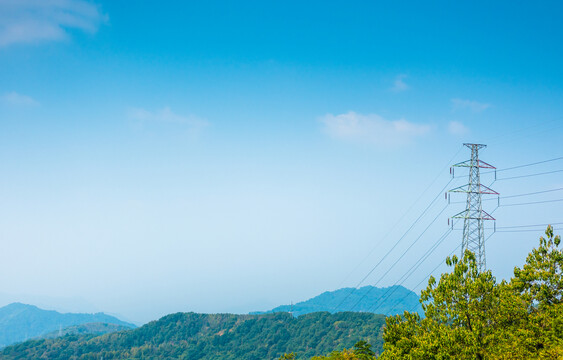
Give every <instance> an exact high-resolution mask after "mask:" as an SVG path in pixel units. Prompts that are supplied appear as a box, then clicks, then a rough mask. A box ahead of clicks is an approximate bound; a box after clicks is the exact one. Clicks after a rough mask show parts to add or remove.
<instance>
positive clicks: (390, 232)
mask: <svg viewBox="0 0 563 360" xmlns="http://www.w3.org/2000/svg"><path fill="white" fill-rule="evenodd" d="M462 149H463V146H460V147H459V149H458V151H457V152H456V153H455V154H454V155H453V156H452V158H451V159H450V160H449V161H448V162H447V163H446V165H444V167H443V168H442V169H440V171H439V172H438V175H436V177H435V178H434V180H432V182H431V183H430V184H429V185H428V186H427V187H426V189H424V191H422V193H421V194H420V196H419V197H418V198H417V199H416V200H415V201H414V202H413V203H412V205H411V206H410V207H409V208H408V209H407V211H405V213H403V215H402V216H401V217H400V218H399V220H397V222H395V224H394V225H393V226H392V227H391V229H390V230H389V232H387V234H385V236H383V238H382V239H381V240H380V241H379V242H378V243H377V245H375V246H374V247H373V248H372V249H371V250H370V251H369V252H368V254H367V255H366V256H365V257H364V258H363V260H361V261H360V262H359V263H357V265H356V267H354V269H353V270H352V271H351V272H350V273H348V275H346V276H345V277H344V280H342V281H341V282H340V285H338V287H337V288H338V289H339V288H341V287H342V285H343V284H344V283H345V282H346V280H347V279H348V278H349V277H350V276H351V275H352V274H353V273H354V272H356V270H358V268H359V267H360V266H361V265H362V264H363V263H364V262H365V261H366V260H367V259H368V258H369V257H370V256H371V254H373V252H374V251H375V249H377V248H378V247H379V246H380V245H381V244H382V243H383V241H385V240H386V239H387V238H388V237H389V235H391V234H392V233H393V230H395V228H396V227H397V225H399V223H400V222H401V221H402V220H403V219H404V218H405V216H407V214H408V213H409V212H410V211H411V210H412V209H413V208H414V206H415V205H416V204H417V203H418V202H419V201H420V199H422V197H423V196H424V194H426V192H428V190H429V189H430V188H431V187H432V185H434V183H436V181H437V180H438V179H439V178H440V176H442V174H443V172H444V170H446V169H447V168H448V166H450V163H451V162H452V161H453V160H454V159H455V158H456V156H457V155H458V154H459V153H460V152H461V150H462Z"/></svg>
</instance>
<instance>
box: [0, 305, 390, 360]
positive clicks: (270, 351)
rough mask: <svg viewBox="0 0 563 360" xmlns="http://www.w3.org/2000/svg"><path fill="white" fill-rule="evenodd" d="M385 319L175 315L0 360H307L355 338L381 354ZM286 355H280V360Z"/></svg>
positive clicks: (31, 347) (46, 343)
mask: <svg viewBox="0 0 563 360" xmlns="http://www.w3.org/2000/svg"><path fill="white" fill-rule="evenodd" d="M384 323H385V316H383V315H376V314H370V313H351V312H345V313H337V314H330V313H328V312H320V313H311V314H307V315H302V316H300V317H298V318H295V317H293V316H291V315H290V314H287V313H277V314H266V315H233V314H194V313H177V314H171V315H168V316H165V317H163V318H162V319H160V320H158V321H154V322H151V323H149V324H147V325H144V326H142V327H140V328H138V329H135V330H130V331H125V332H119V333H113V334H108V335H103V336H97V337H93V336H85V337H83V336H75V335H69V336H65V337H62V338H58V339H48V340H41V341H28V342H25V343H22V344H17V345H13V346H10V347H8V348H6V349H4V350H3V351H2V352H1V353H0V359H17V358H19V359H21V358H27V359H32V358H33V359H39V358H49V359H100V358H102V357H103V358H104V359H106V360H107V359H190V360H192V359H194V360H195V359H219V360H220V359H243V360H244V359H252V360H258V359H260V360H262V359H279V358H280V356H282V359H283V356H286V357H285V359H291V355H290V354H289V353H290V352H291V351H293V352H294V355H295V358H296V359H297V358H299V359H309V358H311V357H312V356H315V355H319V354H326V353H328V352H329V351H331V350H333V349H343V348H346V347H351V346H352V345H353V344H355V343H357V342H358V341H359V340H360V339H366V340H367V341H369V342H370V343H372V344H374V347H375V349H376V351H381V347H382V341H381V332H380V330H381V328H382V327H383V325H384ZM283 354H286V355H283Z"/></svg>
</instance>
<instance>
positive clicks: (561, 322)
mask: <svg viewBox="0 0 563 360" xmlns="http://www.w3.org/2000/svg"><path fill="white" fill-rule="evenodd" d="M545 234H546V237H542V238H540V244H539V246H538V248H536V249H533V250H532V251H531V252H530V254H529V255H528V257H527V259H526V263H525V264H524V266H523V267H522V268H519V267H516V268H515V269H514V277H513V278H512V279H510V281H501V282H497V281H496V279H495V277H494V276H493V275H492V273H491V271H490V270H489V271H484V272H479V271H478V268H477V263H476V259H475V255H474V254H473V253H471V252H469V251H466V252H465V254H464V256H463V258H458V257H456V256H453V257H451V258H447V259H446V263H447V264H448V265H449V266H450V267H453V270H452V272H450V273H445V274H442V276H441V277H440V280H439V281H437V280H436V279H435V278H433V277H431V278H430V280H429V282H428V287H427V288H426V289H425V290H423V291H422V293H421V299H420V300H421V302H422V304H423V309H424V317H422V316H419V315H418V314H417V313H409V312H405V313H404V314H403V315H402V316H399V315H398V316H391V317H388V318H387V320H386V325H385V328H384V331H383V339H384V345H383V347H384V352H383V353H382V355H381V356H380V359H384V360H385V359H413V360H414V359H479V360H481V359H561V358H563V308H562V290H563V277H562V267H563V253H562V251H561V249H560V248H559V245H560V242H561V239H560V237H559V236H554V234H553V228H552V227H551V226H549V227H548V228H547V230H546V232H545Z"/></svg>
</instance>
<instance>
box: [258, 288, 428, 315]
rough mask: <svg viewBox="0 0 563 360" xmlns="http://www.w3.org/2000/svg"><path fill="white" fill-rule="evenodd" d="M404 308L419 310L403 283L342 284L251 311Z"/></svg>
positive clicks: (298, 312) (398, 311)
mask: <svg viewBox="0 0 563 360" xmlns="http://www.w3.org/2000/svg"><path fill="white" fill-rule="evenodd" d="M405 310H406V311H411V312H419V313H422V307H421V306H420V303H419V301H418V296H417V295H416V294H415V293H414V292H412V291H411V290H409V289H407V288H405V287H403V286H400V285H395V286H391V287H388V288H377V287H374V286H364V287H362V288H359V289H356V290H354V289H353V288H343V289H339V290H334V291H326V292H324V293H322V294H320V295H318V296H315V297H314V298H311V299H309V300H306V301H302V302H298V303H296V304H294V305H282V306H278V307H276V308H274V309H272V310H269V311H264V312H259V311H257V312H253V313H251V314H265V313H273V312H291V313H293V315H294V316H299V315H303V314H309V313H312V312H317V311H328V312H331V313H334V312H336V311H362V312H372V313H375V314H383V315H387V316H389V315H397V314H402V313H403V312H404V311H405Z"/></svg>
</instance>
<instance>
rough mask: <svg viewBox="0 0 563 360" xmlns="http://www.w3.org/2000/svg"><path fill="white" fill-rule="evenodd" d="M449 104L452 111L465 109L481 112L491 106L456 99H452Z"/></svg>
mask: <svg viewBox="0 0 563 360" xmlns="http://www.w3.org/2000/svg"><path fill="white" fill-rule="evenodd" d="M451 102H452V106H453V110H454V111H456V110H463V109H467V110H471V111H473V112H481V111H483V110H487V109H488V108H490V107H491V106H492V105H491V104H487V103H481V102H477V101H473V100H466V99H457V98H456V99H452V100H451Z"/></svg>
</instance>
